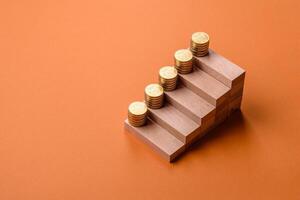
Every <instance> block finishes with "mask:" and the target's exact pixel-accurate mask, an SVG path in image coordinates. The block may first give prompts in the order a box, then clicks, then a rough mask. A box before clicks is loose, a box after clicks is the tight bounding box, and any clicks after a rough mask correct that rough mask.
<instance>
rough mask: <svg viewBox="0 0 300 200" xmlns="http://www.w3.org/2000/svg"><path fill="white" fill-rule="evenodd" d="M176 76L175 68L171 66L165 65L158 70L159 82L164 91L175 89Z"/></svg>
mask: <svg viewBox="0 0 300 200" xmlns="http://www.w3.org/2000/svg"><path fill="white" fill-rule="evenodd" d="M177 77H178V74H177V70H176V68H175V67H173V66H165V67H162V68H160V70H159V84H160V85H161V86H162V87H163V88H164V90H165V91H172V90H175V89H176V84H177Z"/></svg>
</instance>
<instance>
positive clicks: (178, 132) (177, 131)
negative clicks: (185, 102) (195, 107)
mask: <svg viewBox="0 0 300 200" xmlns="http://www.w3.org/2000/svg"><path fill="white" fill-rule="evenodd" d="M149 115H150V117H151V118H152V119H153V120H154V121H155V122H157V123H158V124H159V125H160V126H162V127H163V128H165V129H167V130H168V131H169V132H170V133H172V134H173V135H174V136H175V137H176V138H178V139H179V140H180V141H182V142H183V143H186V142H189V141H190V140H192V139H193V138H194V137H195V136H196V135H197V134H198V133H199V132H200V126H201V124H197V123H196V122H194V121H192V120H191V119H190V118H188V117H187V116H186V115H185V114H183V113H182V112H180V111H179V110H177V109H176V108H175V107H174V106H172V105H170V104H168V103H165V105H164V106H163V107H162V108H161V109H149Z"/></svg>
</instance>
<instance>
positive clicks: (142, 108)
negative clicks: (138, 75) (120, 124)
mask: <svg viewBox="0 0 300 200" xmlns="http://www.w3.org/2000/svg"><path fill="white" fill-rule="evenodd" d="M147 113H148V108H147V106H146V104H145V103H144V102H140V101H135V102H132V103H131V104H130V105H129V107H128V121H129V123H130V124H131V125H132V126H136V127H138V126H143V125H144V124H145V123H146V121H147Z"/></svg>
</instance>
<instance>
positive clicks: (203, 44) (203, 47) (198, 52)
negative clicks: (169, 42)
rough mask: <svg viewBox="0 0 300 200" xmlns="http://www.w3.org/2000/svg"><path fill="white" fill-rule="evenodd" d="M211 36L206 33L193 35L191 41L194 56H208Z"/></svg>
mask: <svg viewBox="0 0 300 200" xmlns="http://www.w3.org/2000/svg"><path fill="white" fill-rule="evenodd" d="M208 48H209V36H208V34H207V33H204V32H196V33H193V35H192V39H191V51H192V52H193V55H194V56H197V57H200V56H205V55H207V54H208Z"/></svg>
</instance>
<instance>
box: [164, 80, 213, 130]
mask: <svg viewBox="0 0 300 200" xmlns="http://www.w3.org/2000/svg"><path fill="white" fill-rule="evenodd" d="M165 96H166V99H167V101H168V102H170V104H172V105H173V106H175V107H176V108H177V109H178V110H180V111H181V112H183V113H184V114H185V115H187V116H188V117H189V118H191V119H192V120H194V121H195V122H196V123H198V124H201V125H204V124H205V123H206V121H207V120H209V119H211V118H214V117H215V111H216V109H215V106H213V105H211V104H209V103H208V102H207V101H205V100H204V99H203V98H201V97H200V96H199V95H197V94H195V93H194V92H192V91H191V90H190V89H188V88H186V87H184V86H180V85H179V86H178V88H177V89H176V90H173V91H170V92H165Z"/></svg>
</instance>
